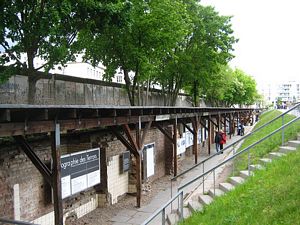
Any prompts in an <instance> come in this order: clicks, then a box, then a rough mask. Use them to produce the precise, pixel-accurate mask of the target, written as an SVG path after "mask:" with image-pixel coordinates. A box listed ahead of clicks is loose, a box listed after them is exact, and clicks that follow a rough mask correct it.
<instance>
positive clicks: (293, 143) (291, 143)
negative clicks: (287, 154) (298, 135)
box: [288, 140, 300, 148]
mask: <svg viewBox="0 0 300 225" xmlns="http://www.w3.org/2000/svg"><path fill="white" fill-rule="evenodd" d="M288 146H290V147H295V148H298V147H299V146H300V140H297V141H288Z"/></svg>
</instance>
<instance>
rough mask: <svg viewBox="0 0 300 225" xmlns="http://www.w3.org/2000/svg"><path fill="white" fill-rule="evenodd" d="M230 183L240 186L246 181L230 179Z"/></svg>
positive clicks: (239, 178) (238, 178)
mask: <svg viewBox="0 0 300 225" xmlns="http://www.w3.org/2000/svg"><path fill="white" fill-rule="evenodd" d="M229 182H230V183H231V184H233V185H234V186H237V185H239V184H242V183H244V182H245V179H244V178H242V177H229Z"/></svg>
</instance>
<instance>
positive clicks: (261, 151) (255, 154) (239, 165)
mask: <svg viewBox="0 0 300 225" xmlns="http://www.w3.org/2000/svg"><path fill="white" fill-rule="evenodd" d="M280 114H281V113H280V112H279V111H277V110H273V111H270V112H267V113H265V114H264V115H263V116H262V117H261V120H260V121H259V122H258V123H257V124H256V126H255V128H254V129H257V128H258V127H260V126H262V125H263V124H265V123H266V122H268V121H270V120H271V119H273V118H275V117H276V116H278V115H280ZM293 118H295V117H294V116H291V115H285V116H284V122H285V123H287V122H288V121H290V120H292V119H293ZM281 126H282V119H281V118H279V119H277V120H275V121H274V122H273V123H271V124H270V125H268V126H266V127H265V128H263V129H261V130H260V131H258V132H257V133H255V134H253V135H251V136H250V137H249V138H247V139H246V140H245V141H244V143H243V144H242V146H241V148H240V150H241V149H244V148H245V147H247V146H249V145H250V144H252V143H254V142H256V141H258V140H259V139H260V138H262V137H264V136H266V135H267V134H269V133H271V132H272V131H274V130H276V129H277V128H279V127H281ZM298 132H300V121H297V122H295V123H293V124H292V125H290V126H289V127H288V128H286V129H285V134H284V137H285V141H287V140H291V139H293V138H295V137H296V135H297V133H298ZM281 141H282V140H281V131H280V132H277V133H276V134H275V135H273V136H271V137H270V138H268V139H267V140H265V141H263V142H262V143H260V144H258V145H256V146H255V147H253V148H252V149H251V150H250V155H251V164H255V163H257V162H258V159H260V158H262V157H264V156H265V155H267V153H269V152H271V151H273V150H276V149H278V147H279V146H280V145H281ZM247 157H248V156H247V154H242V155H241V156H240V157H239V158H238V160H235V166H236V171H240V170H244V169H247V162H248V161H247Z"/></svg>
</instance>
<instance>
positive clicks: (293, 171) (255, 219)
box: [182, 150, 300, 225]
mask: <svg viewBox="0 0 300 225" xmlns="http://www.w3.org/2000/svg"><path fill="white" fill-rule="evenodd" d="M299 165H300V150H299V151H297V152H296V153H291V154H289V155H288V156H287V157H284V158H281V159H278V161H277V162H273V163H272V164H270V165H269V166H268V168H267V170H266V171H264V170H263V171H257V172H256V174H255V176H253V177H251V178H249V179H248V181H247V183H245V184H243V185H240V186H238V187H237V188H236V189H235V190H234V191H232V192H230V193H228V194H227V195H225V196H224V197H221V198H217V199H216V200H215V201H214V202H213V203H212V204H211V205H209V206H208V207H206V208H205V210H204V211H203V212H198V213H195V214H194V215H193V217H190V218H189V219H187V220H186V221H184V222H183V223H182V224H189V225H192V224H195V225H196V224H197V225H198V224H207V225H208V224H213V225H217V224H242V225H244V224H263V225H266V224H293V225H295V224H300V188H299V187H300V176H299V175H300V172H299V171H300V166H299Z"/></svg>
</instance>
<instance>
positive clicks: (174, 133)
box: [173, 119, 178, 176]
mask: <svg viewBox="0 0 300 225" xmlns="http://www.w3.org/2000/svg"><path fill="white" fill-rule="evenodd" d="M173 159H174V176H177V170H178V168H177V119H175V120H174V122H173Z"/></svg>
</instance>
